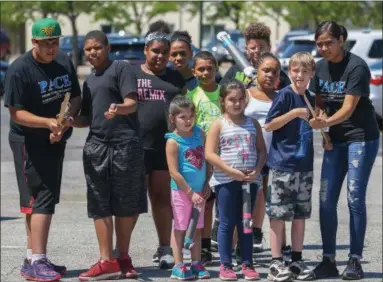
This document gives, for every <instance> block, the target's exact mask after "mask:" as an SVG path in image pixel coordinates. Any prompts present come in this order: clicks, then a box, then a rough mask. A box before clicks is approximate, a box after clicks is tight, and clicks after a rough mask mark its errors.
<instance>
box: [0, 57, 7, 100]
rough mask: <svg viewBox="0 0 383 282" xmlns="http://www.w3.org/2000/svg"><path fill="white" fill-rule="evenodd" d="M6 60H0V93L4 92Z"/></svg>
mask: <svg viewBox="0 0 383 282" xmlns="http://www.w3.org/2000/svg"><path fill="white" fill-rule="evenodd" d="M8 66H9V64H8V62H6V61H0V95H3V94H4V84H5V73H6V72H7V70H8Z"/></svg>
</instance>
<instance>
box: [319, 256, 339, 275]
mask: <svg viewBox="0 0 383 282" xmlns="http://www.w3.org/2000/svg"><path fill="white" fill-rule="evenodd" d="M313 271H314V275H315V278H316V279H324V278H328V277H338V276H339V271H338V269H337V268H336V262H335V261H331V260H330V258H328V257H323V259H322V262H321V263H320V264H318V265H317V266H316V267H315V268H314V270H313Z"/></svg>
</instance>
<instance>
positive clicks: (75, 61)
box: [67, 1, 80, 72]
mask: <svg viewBox="0 0 383 282" xmlns="http://www.w3.org/2000/svg"><path fill="white" fill-rule="evenodd" d="M67 3H68V5H69V14H68V17H69V20H70V24H71V25H72V33H73V35H72V36H73V37H72V47H73V52H72V61H73V65H74V69H75V70H76V72H77V67H78V65H79V63H80V62H79V58H78V56H79V49H78V40H77V35H78V31H77V26H76V19H77V17H78V14H77V13H76V12H75V11H74V3H73V1H68V2H67Z"/></svg>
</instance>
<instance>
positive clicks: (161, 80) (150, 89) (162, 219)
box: [135, 21, 186, 268]
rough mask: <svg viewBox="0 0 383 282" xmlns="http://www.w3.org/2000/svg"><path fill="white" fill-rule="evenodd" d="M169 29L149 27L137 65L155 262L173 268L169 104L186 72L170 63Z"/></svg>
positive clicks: (162, 25)
mask: <svg viewBox="0 0 383 282" xmlns="http://www.w3.org/2000/svg"><path fill="white" fill-rule="evenodd" d="M169 33H170V30H169V28H168V27H167V25H166V24H165V23H164V22H162V21H159V22H155V23H153V24H152V25H151V26H150V27H149V31H148V33H147V34H146V36H145V49H144V53H145V57H146V60H145V63H144V64H142V65H140V66H137V67H136V69H135V71H136V77H137V92H138V97H137V98H138V99H137V101H138V109H137V113H138V119H139V123H140V134H141V138H142V142H143V146H144V152H145V169H146V181H147V185H148V186H147V187H148V191H149V198H150V201H151V204H152V211H153V212H152V214H153V219H154V223H155V225H156V229H157V234H158V238H159V248H158V249H157V251H156V253H155V254H154V256H153V262H159V266H160V268H169V267H171V266H172V265H173V264H174V258H173V256H172V252H171V248H170V236H171V229H172V209H171V205H170V187H169V184H170V176H169V171H168V167H167V162H166V154H165V144H166V140H165V133H167V132H168V123H167V116H168V108H169V104H170V102H171V101H172V99H173V98H174V97H175V96H176V95H178V94H180V93H183V94H184V93H186V88H185V87H184V86H185V82H184V79H183V77H182V75H181V74H180V73H179V72H178V71H177V70H173V69H170V68H167V67H166V65H167V63H168V61H169V51H170V36H169Z"/></svg>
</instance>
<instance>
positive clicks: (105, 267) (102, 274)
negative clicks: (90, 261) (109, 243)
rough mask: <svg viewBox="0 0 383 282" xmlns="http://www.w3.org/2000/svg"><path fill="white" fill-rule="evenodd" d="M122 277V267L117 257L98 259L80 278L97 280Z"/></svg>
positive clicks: (81, 279) (82, 279)
mask: <svg viewBox="0 0 383 282" xmlns="http://www.w3.org/2000/svg"><path fill="white" fill-rule="evenodd" d="M120 277H121V268H120V265H119V263H118V260H117V259H112V260H104V261H103V262H101V261H98V262H97V263H96V264H94V265H92V266H91V267H90V268H89V270H88V271H87V272H84V273H81V274H80V276H79V277H78V279H79V280H80V281H97V280H111V279H119V278H120Z"/></svg>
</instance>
